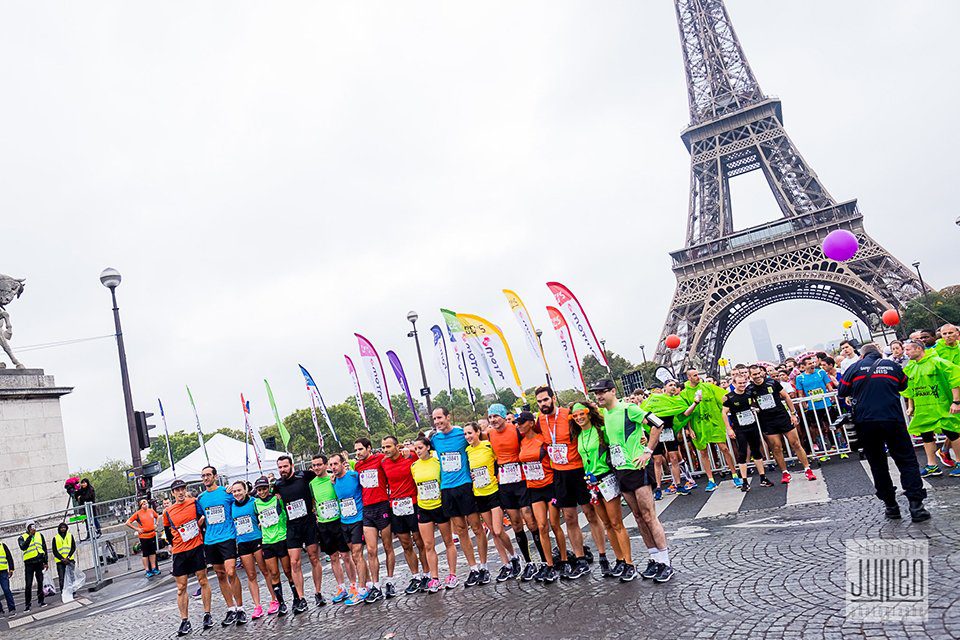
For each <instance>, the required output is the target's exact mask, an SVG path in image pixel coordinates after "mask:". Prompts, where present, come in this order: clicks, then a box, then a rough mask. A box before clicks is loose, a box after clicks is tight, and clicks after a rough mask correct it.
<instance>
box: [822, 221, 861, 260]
mask: <svg viewBox="0 0 960 640" xmlns="http://www.w3.org/2000/svg"><path fill="white" fill-rule="evenodd" d="M859 248H860V243H859V242H857V236H855V235H853V234H852V233H850V232H849V231H847V230H846V229H837V230H836V231H831V232H830V233H828V234H827V237H826V238H824V239H823V255H825V256H827V257H828V258H830V259H831V260H836V261H837V262H846V261H847V260H849V259H850V258H852V257H853V256H855V255H857V249H859Z"/></svg>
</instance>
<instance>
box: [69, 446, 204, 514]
mask: <svg viewBox="0 0 960 640" xmlns="http://www.w3.org/2000/svg"><path fill="white" fill-rule="evenodd" d="M197 446H199V445H197ZM129 468H130V464H129V463H128V462H124V461H123V460H109V461H107V462H105V463H103V464H102V465H100V467H98V468H97V469H90V470H88V471H83V470H80V471H77V472H75V473H73V474H72V475H75V476H76V477H78V478H86V479H87V480H89V481H90V483H91V484H92V485H93V489H94V490H95V491H96V492H97V502H105V501H107V500H116V499H117V498H124V497H126V496H130V495H133V494H134V493H136V490H135V489H134V487H133V483H132V482H129V481H128V480H127V469H129Z"/></svg>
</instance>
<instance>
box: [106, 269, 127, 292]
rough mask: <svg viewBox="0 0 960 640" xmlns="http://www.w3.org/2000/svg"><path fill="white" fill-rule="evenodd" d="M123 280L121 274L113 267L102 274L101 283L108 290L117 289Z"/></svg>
mask: <svg viewBox="0 0 960 640" xmlns="http://www.w3.org/2000/svg"><path fill="white" fill-rule="evenodd" d="M122 279H123V278H122V277H121V276H120V272H119V271H117V270H116V269H114V268H113V267H107V268H106V269H104V270H103V271H102V272H101V273H100V283H101V284H102V285H103V286H105V287H106V288H107V289H116V288H117V287H119V286H120V281H121V280H122Z"/></svg>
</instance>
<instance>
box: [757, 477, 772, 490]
mask: <svg viewBox="0 0 960 640" xmlns="http://www.w3.org/2000/svg"><path fill="white" fill-rule="evenodd" d="M760 486H761V487H772V486H773V483H772V482H770V481H769V480H767V476H763V477H762V478H760Z"/></svg>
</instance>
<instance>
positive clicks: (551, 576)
mask: <svg viewBox="0 0 960 640" xmlns="http://www.w3.org/2000/svg"><path fill="white" fill-rule="evenodd" d="M558 578H560V574H559V573H557V568H556V567H547V570H546V571H544V572H543V580H542V582H543V583H544V584H552V583H554V582H556V581H557V579H558Z"/></svg>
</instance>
